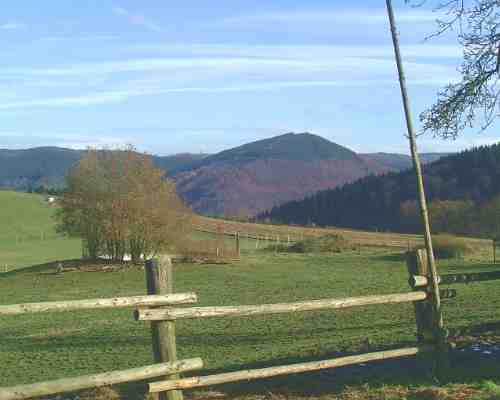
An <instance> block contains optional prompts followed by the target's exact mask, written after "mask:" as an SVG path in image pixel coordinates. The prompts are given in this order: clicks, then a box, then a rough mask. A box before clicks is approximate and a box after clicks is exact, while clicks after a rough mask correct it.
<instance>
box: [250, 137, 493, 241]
mask: <svg viewBox="0 0 500 400" xmlns="http://www.w3.org/2000/svg"><path fill="white" fill-rule="evenodd" d="M424 178H425V182H426V188H427V197H428V200H429V202H430V205H429V213H430V219H431V223H432V228H433V231H436V232H449V233H457V234H458V233H459V234H472V235H477V236H487V237H492V236H491V235H492V234H493V233H492V232H493V230H494V222H493V221H498V222H499V223H498V226H500V220H499V219H496V220H494V219H493V217H490V218H488V217H485V216H484V213H485V212H486V211H484V212H483V211H482V210H489V208H488V207H489V205H490V203H492V202H494V201H495V199H496V196H500V144H497V145H493V146H483V147H479V148H475V149H472V150H468V151H464V152H462V153H460V154H456V155H452V156H448V157H445V158H442V159H440V160H439V161H436V162H434V163H432V164H428V165H426V166H424ZM416 195H417V193H416V185H415V174H414V172H413V171H412V170H407V171H403V172H399V173H389V174H386V175H382V176H368V177H365V178H362V179H360V180H358V181H356V182H353V183H350V184H347V185H344V186H342V187H339V188H335V189H331V190H326V191H321V192H318V193H316V194H314V195H312V196H310V197H308V198H306V199H304V200H300V201H292V202H289V203H285V204H282V205H280V206H277V207H275V208H273V209H272V210H270V211H268V212H266V213H263V214H261V215H260V216H259V217H258V219H260V220H269V221H272V222H276V223H292V224H300V225H308V224H316V225H320V226H342V227H349V228H358V229H369V230H381V231H385V230H388V231H399V232H415V233H418V232H421V231H422V225H421V218H420V214H419V212H418V207H417V203H416V201H415V199H416ZM495 204H496V203H495ZM499 206H500V201H499ZM492 207H493V206H492ZM493 209H495V207H493ZM499 209H500V207H499ZM490 215H495V214H494V213H493V212H491V213H490ZM499 215H500V213H499ZM488 219H489V220H490V222H488V221H487V220H488ZM490 225H491V227H489V226H490Z"/></svg>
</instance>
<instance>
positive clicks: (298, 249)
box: [268, 235, 353, 253]
mask: <svg viewBox="0 0 500 400" xmlns="http://www.w3.org/2000/svg"><path fill="white" fill-rule="evenodd" d="M352 248H353V246H352V245H350V244H349V241H347V240H346V239H345V238H344V237H342V236H340V235H326V236H321V237H315V238H307V239H304V240H301V241H300V242H296V243H294V244H292V245H290V246H286V245H278V247H277V248H276V246H273V245H271V246H269V247H268V249H270V250H273V249H276V250H277V251H278V252H288V253H340V252H342V251H343V250H347V249H352Z"/></svg>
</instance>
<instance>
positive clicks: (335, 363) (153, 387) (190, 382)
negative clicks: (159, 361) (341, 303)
mask: <svg viewBox="0 0 500 400" xmlns="http://www.w3.org/2000/svg"><path fill="white" fill-rule="evenodd" d="M433 349H434V347H433V346H422V347H410V348H404V349H398V350H388V351H380V352H376V353H367V354H360V355H354V356H348V357H341V358H336V359H331V360H323V361H313V362H308V363H301V364H292V365H284V366H279V367H270V368H261V369H250V370H244V371H237V372H229V373H223V374H218V375H208V376H199V377H193V378H184V379H176V380H170V381H163V382H155V383H150V384H149V392H150V393H158V392H163V391H168V390H177V389H188V388H195V387H203V386H212V385H220V384H223V383H229V382H237V381H246V380H254V379H261V378H269V377H272V376H279V375H290V374H297V373H302V372H312V371H319V370H322V369H329V368H337V367H343V366H347V365H352V364H359V363H364V362H370V361H377V360H386V359H390V358H399V357H410V356H414V355H416V354H418V353H421V352H429V351H432V350H433Z"/></svg>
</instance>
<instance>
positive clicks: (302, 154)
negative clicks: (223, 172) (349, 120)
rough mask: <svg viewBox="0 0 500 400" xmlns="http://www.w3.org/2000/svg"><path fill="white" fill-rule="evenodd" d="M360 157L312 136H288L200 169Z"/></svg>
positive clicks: (227, 154) (223, 155)
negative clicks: (217, 165)
mask: <svg viewBox="0 0 500 400" xmlns="http://www.w3.org/2000/svg"><path fill="white" fill-rule="evenodd" d="M357 158H358V155H357V154H356V153H355V152H354V151H352V150H349V149H348V148H346V147H343V146H340V145H338V144H336V143H333V142H331V141H329V140H327V139H324V138H322V137H321V136H317V135H313V134H311V133H286V134H284V135H280V136H275V137H272V138H270V139H264V140H258V141H255V142H251V143H247V144H244V145H242V146H239V147H235V148H232V149H229V150H225V151H221V152H220V153H217V154H214V155H212V156H209V157H206V158H205V159H204V160H203V161H202V162H201V163H200V165H199V166H202V165H208V164H210V163H215V162H226V163H245V162H250V161H255V160H260V159H276V160H292V161H313V160H355V159H357Z"/></svg>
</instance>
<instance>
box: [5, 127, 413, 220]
mask: <svg viewBox="0 0 500 400" xmlns="http://www.w3.org/2000/svg"><path fill="white" fill-rule="evenodd" d="M83 154H84V151H82V150H71V149H64V148H58V147H38V148H33V149H27V150H0V187H4V188H12V189H16V190H30V189H34V188H37V187H39V186H42V185H43V186H46V187H49V188H54V187H55V188H57V187H62V186H63V185H64V177H65V175H66V174H67V172H68V170H69V169H70V168H71V166H72V165H74V164H75V163H77V162H78V161H79V160H80V158H81V157H82V155H83ZM153 160H154V162H155V164H156V165H157V166H158V167H159V168H162V169H164V170H165V171H167V173H168V174H169V176H170V177H171V178H173V179H174V180H175V181H176V183H177V189H178V192H179V194H180V195H181V196H182V197H183V198H184V200H185V201H186V203H187V204H188V205H189V206H191V207H192V208H193V209H194V210H195V211H197V212H200V213H204V214H211V215H226V216H243V215H250V216H253V215H256V214H258V213H259V212H262V211H265V210H267V209H270V208H272V207H273V206H276V205H279V204H282V203H285V202H287V201H291V200H300V199H303V198H304V197H306V196H309V195H312V194H314V193H316V192H317V191H319V190H325V189H331V188H335V187H338V186H341V185H343V184H345V183H348V182H352V181H354V180H356V179H358V178H361V177H364V176H366V175H370V174H381V173H386V172H389V171H395V170H396V171H399V170H402V169H406V168H408V167H410V166H411V162H410V158H409V157H408V156H405V155H399V154H383V153H377V154H363V155H358V154H356V153H355V152H353V151H352V150H350V149H348V148H346V147H343V146H340V145H338V144H336V143H333V142H330V141H328V140H326V139H324V138H322V137H320V136H317V135H313V134H310V133H301V134H293V133H288V134H285V135H280V136H276V137H273V138H270V139H265V140H259V141H256V142H252V143H248V144H245V145H243V146H239V147H236V148H233V149H229V150H225V151H222V152H220V153H217V154H213V155H207V154H189V153H184V154H176V155H172V156H166V157H160V156H153Z"/></svg>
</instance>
